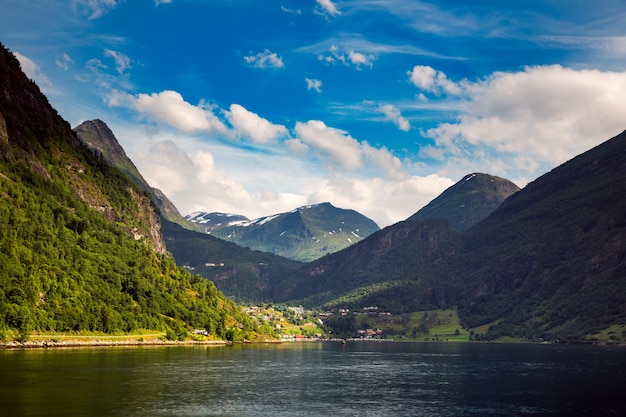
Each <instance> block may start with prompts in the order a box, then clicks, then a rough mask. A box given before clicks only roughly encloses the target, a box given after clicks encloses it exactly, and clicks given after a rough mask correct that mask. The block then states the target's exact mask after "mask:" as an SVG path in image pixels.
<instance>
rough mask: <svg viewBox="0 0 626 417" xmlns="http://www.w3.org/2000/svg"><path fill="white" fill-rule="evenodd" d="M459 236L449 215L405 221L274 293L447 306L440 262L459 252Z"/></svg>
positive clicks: (390, 306)
mask: <svg viewBox="0 0 626 417" xmlns="http://www.w3.org/2000/svg"><path fill="white" fill-rule="evenodd" d="M457 239H458V237H457V234H456V233H455V232H454V231H453V230H452V229H450V227H449V225H448V222H447V221H444V220H437V219H429V220H426V221H415V222H408V221H405V222H400V223H397V224H395V225H392V226H389V227H386V228H385V229H383V230H381V231H379V232H376V233H374V234H372V235H371V236H369V237H368V238H367V239H365V240H363V241H361V242H359V243H356V244H354V245H353V246H350V247H349V248H346V249H344V250H342V251H340V252H337V253H334V254H332V255H328V256H325V257H323V258H321V259H319V260H317V261H314V262H311V263H309V264H307V265H305V266H303V267H302V268H300V269H298V270H297V271H295V272H294V273H292V274H290V275H289V276H287V277H285V279H283V280H282V281H281V282H279V283H277V285H276V287H275V288H276V290H275V291H276V292H275V294H274V296H275V299H277V300H279V301H282V300H298V301H299V302H302V303H304V304H305V305H324V306H325V307H331V306H337V305H341V306H347V307H357V306H361V307H362V306H369V305H376V306H378V307H380V308H384V309H386V310H388V311H392V312H398V313H399V312H406V311H414V310H420V309H422V310H427V309H432V308H439V307H444V306H446V305H447V303H448V302H447V298H448V296H447V294H445V292H444V291H443V289H444V287H443V286H442V281H441V280H440V277H439V274H438V265H439V264H440V263H441V262H443V261H444V260H445V259H446V258H448V257H450V256H452V255H454V253H455V252H456V246H457Z"/></svg>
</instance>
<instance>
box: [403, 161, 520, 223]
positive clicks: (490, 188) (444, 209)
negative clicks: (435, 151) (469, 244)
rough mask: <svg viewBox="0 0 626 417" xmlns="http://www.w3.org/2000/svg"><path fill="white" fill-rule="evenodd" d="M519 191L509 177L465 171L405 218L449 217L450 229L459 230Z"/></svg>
mask: <svg viewBox="0 0 626 417" xmlns="http://www.w3.org/2000/svg"><path fill="white" fill-rule="evenodd" d="M518 191H519V187H518V186H517V185H515V184H514V183H512V182H511V181H509V180H506V179H503V178H500V177H495V176H492V175H488V174H481V173H478V172H477V173H473V174H468V175H466V176H465V177H463V178H462V179H461V180H460V181H459V182H457V183H456V184H454V185H453V186H451V187H450V188H448V189H447V190H445V191H444V192H443V193H441V194H440V195H439V196H438V197H437V198H435V199H434V200H433V201H431V202H430V203H428V204H427V205H426V206H424V207H423V208H422V209H420V210H419V211H418V212H417V213H415V214H413V215H412V216H411V217H409V218H408V219H407V220H410V221H415V220H425V219H429V218H436V219H448V221H449V222H450V227H452V229H454V230H456V231H457V232H462V231H464V230H466V229H468V228H470V227H471V226H473V225H474V224H476V223H478V222H479V221H480V220H482V219H484V218H485V217H487V216H488V215H489V214H491V212H493V211H494V210H495V209H496V208H498V206H499V205H500V204H501V203H502V202H503V201H504V200H505V199H506V198H507V197H509V196H510V195H512V194H514V193H516V192H518Z"/></svg>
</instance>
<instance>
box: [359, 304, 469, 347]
mask: <svg viewBox="0 0 626 417" xmlns="http://www.w3.org/2000/svg"><path fill="white" fill-rule="evenodd" d="M357 325H358V326H359V327H360V328H370V329H376V328H378V329H382V330H383V334H384V335H385V337H387V338H394V339H398V338H402V339H408V340H415V341H437V340H439V341H450V342H451V341H454V342H467V341H469V332H468V331H467V330H465V329H463V327H462V326H461V322H460V320H459V315H458V314H457V312H456V310H430V311H418V312H413V313H407V314H398V315H392V316H385V315H381V316H377V317H372V316H368V315H365V314H363V315H357Z"/></svg>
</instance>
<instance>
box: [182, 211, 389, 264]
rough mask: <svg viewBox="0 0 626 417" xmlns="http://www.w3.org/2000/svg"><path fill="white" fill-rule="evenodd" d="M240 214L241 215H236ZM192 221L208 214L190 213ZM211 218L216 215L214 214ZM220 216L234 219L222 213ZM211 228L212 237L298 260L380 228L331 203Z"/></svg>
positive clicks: (338, 247)
mask: <svg viewBox="0 0 626 417" xmlns="http://www.w3.org/2000/svg"><path fill="white" fill-rule="evenodd" d="M239 217H240V216H239ZM187 218H189V219H191V220H192V221H193V220H194V219H196V221H201V219H205V220H206V219H208V218H209V217H208V214H204V213H193V214H192V215H189V216H187ZM210 218H212V219H217V218H218V217H217V216H216V215H215V214H214V215H213V216H212V217H210ZM219 218H220V219H222V218H224V219H236V218H238V217H233V216H229V215H222V216H220V217H219ZM204 225H205V227H207V228H210V233H211V234H212V235H213V236H216V237H219V238H222V239H225V240H229V241H231V242H235V243H237V244H238V245H241V246H246V247H249V248H252V249H255V250H260V251H264V252H271V253H274V254H277V255H280V256H284V257H287V258H290V259H294V260H298V261H303V262H307V261H312V260H315V259H318V258H320V257H322V256H324V255H327V254H329V253H334V252H337V251H339V250H341V249H343V248H346V247H348V246H350V245H352V244H354V243H356V242H359V241H361V240H362V239H364V238H366V237H367V236H369V235H371V234H372V233H374V232H376V231H377V230H379V228H378V226H377V225H376V223H374V222H373V221H372V220H370V219H368V218H367V217H365V216H363V215H362V214H360V213H358V212H356V211H354V210H345V209H340V208H337V207H334V206H333V205H332V204H330V203H322V204H314V205H310V206H304V207H300V208H298V209H296V210H293V211H291V212H288V213H281V214H277V215H273V216H268V217H264V218H260V219H256V220H252V221H237V222H235V224H229V223H228V222H223V223H221V224H219V225H215V222H214V223H213V226H209V224H208V223H204Z"/></svg>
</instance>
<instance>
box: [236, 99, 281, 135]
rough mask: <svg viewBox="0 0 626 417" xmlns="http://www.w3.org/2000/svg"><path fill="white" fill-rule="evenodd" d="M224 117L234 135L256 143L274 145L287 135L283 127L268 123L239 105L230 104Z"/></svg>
mask: <svg viewBox="0 0 626 417" xmlns="http://www.w3.org/2000/svg"><path fill="white" fill-rule="evenodd" d="M225 115H226V118H227V119H228V121H229V122H230V124H231V125H232V126H233V128H234V129H235V133H237V134H238V135H239V136H241V137H246V138H250V139H252V141H253V142H256V143H274V142H276V141H277V139H279V138H281V137H285V136H287V135H288V133H289V132H288V131H287V128H286V127H285V126H282V125H275V124H273V123H270V122H269V121H268V120H267V119H264V118H262V117H260V116H259V115H257V114H256V113H252V112H251V111H248V110H246V109H245V108H244V107H243V106H241V105H239V104H231V106H230V112H225Z"/></svg>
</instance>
